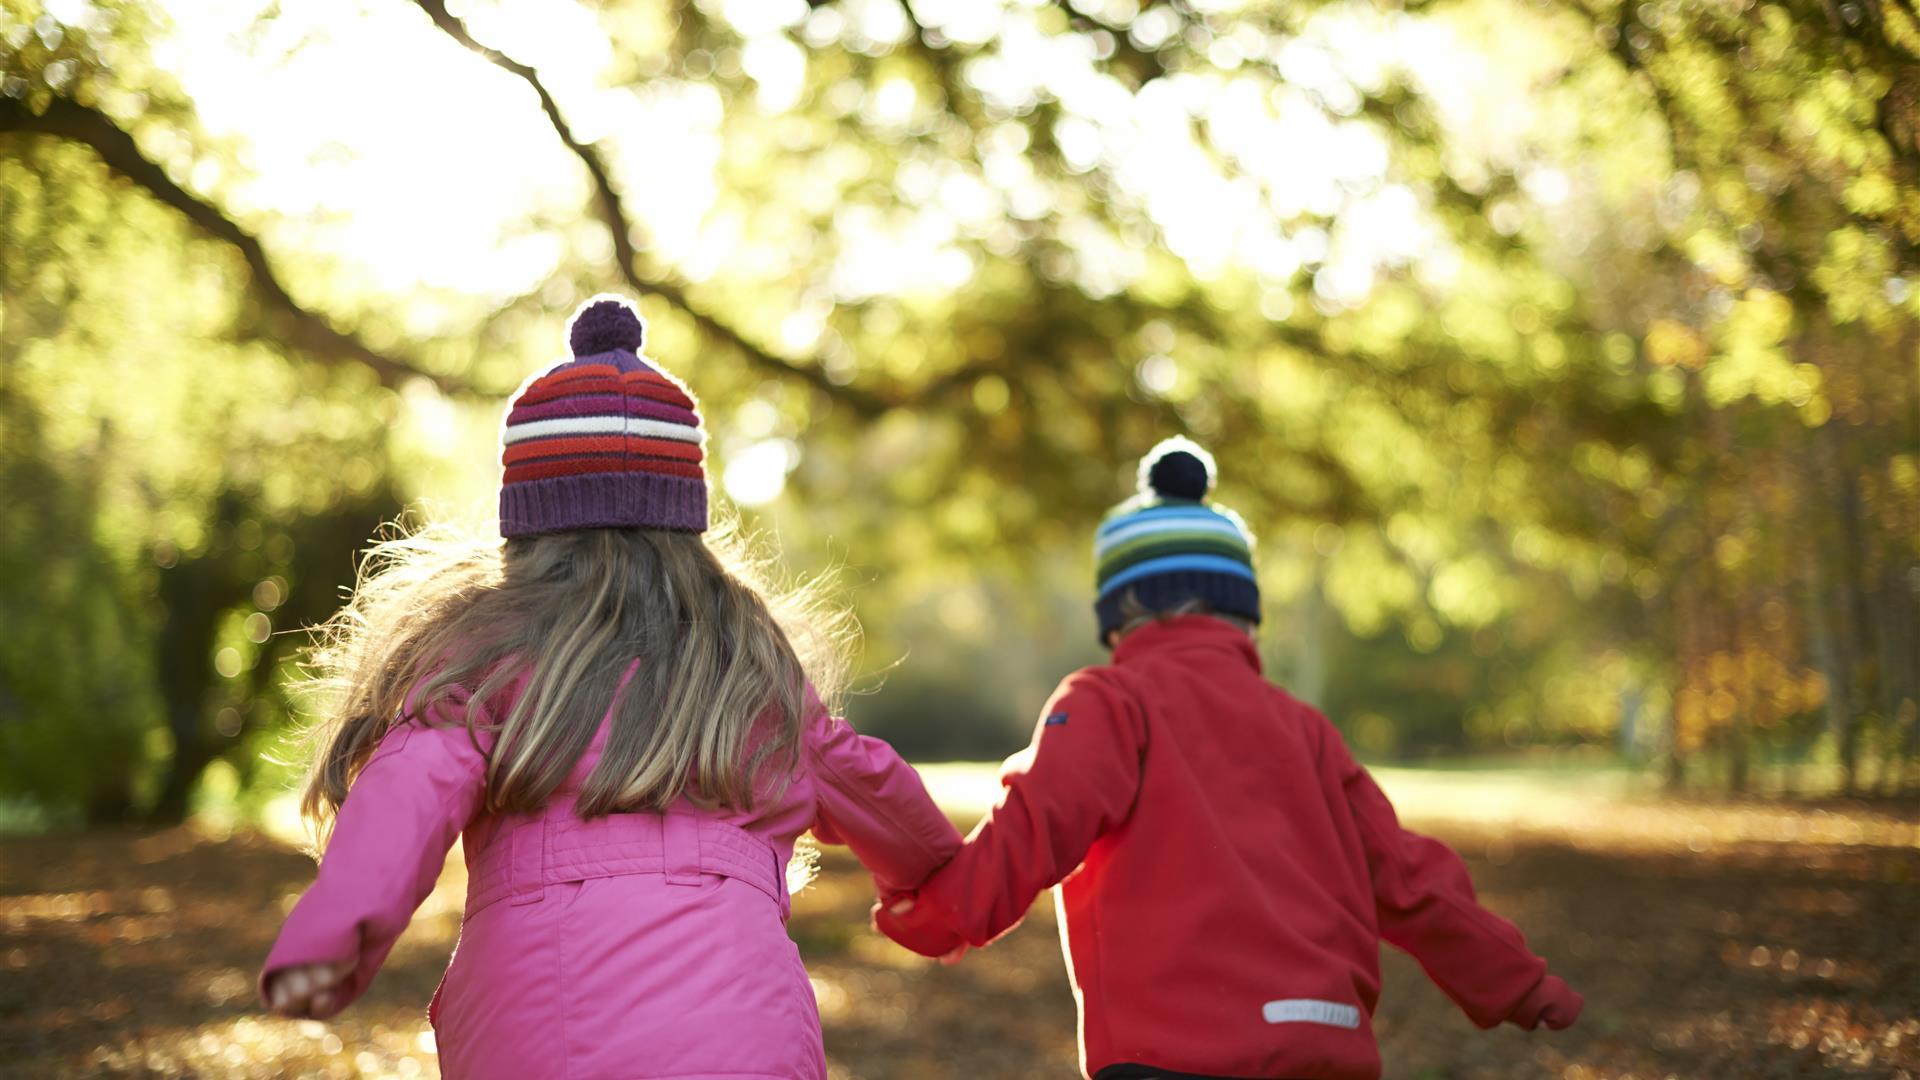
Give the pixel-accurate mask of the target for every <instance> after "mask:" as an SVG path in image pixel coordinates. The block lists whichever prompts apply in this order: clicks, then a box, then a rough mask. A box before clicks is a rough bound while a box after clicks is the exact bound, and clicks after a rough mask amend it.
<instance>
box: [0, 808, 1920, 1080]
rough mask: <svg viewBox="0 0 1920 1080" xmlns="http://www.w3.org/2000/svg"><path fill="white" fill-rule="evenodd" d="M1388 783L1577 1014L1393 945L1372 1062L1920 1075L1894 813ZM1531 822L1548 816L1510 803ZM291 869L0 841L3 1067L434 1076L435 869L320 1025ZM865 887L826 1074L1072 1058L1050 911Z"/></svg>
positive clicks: (117, 839) (290, 855)
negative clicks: (1509, 795)
mask: <svg viewBox="0 0 1920 1080" xmlns="http://www.w3.org/2000/svg"><path fill="white" fill-rule="evenodd" d="M1401 779H1402V782H1401V783H1400V784H1399V785H1398V786H1399V787H1400V788H1401V790H1398V791H1396V795H1397V796H1400V797H1401V798H1402V802H1403V805H1404V806H1405V807H1406V808H1407V809H1408V813H1409V816H1410V817H1415V818H1425V820H1424V822H1423V824H1425V825H1426V826H1427V827H1429V828H1430V829H1432V830H1433V831H1435V832H1437V833H1439V834H1440V835H1442V836H1444V837H1446V838H1447V839H1448V840H1450V841H1451V842H1453V843H1454V844H1455V845H1456V846H1458V847H1459V848H1460V849H1461V850H1462V851H1463V852H1464V853H1465V854H1466V856H1467V858H1468V861H1469V862H1470V863H1471V864H1472V868H1473V872H1474V878H1475V880H1476V881H1477V882H1478V883H1479V885H1480V888H1481V892H1482V895H1483V897H1484V899H1485V900H1486V902H1487V903H1488V904H1489V905H1490V906H1492V907H1493V908H1495V909H1496V910H1498V911H1501V912H1504V913H1505V914H1507V915H1508V916H1510V917H1512V918H1513V919H1515V920H1516V921H1517V922H1519V923H1520V925H1521V926H1522V928H1523V929H1525V930H1526V932H1527V934H1528V935H1529V937H1530V938H1531V939H1532V940H1533V942H1534V943H1535V945H1536V947H1538V948H1539V949H1540V950H1541V951H1542V952H1544V953H1545V954H1546V955H1547V956H1549V957H1550V958H1551V959H1552V960H1553V962H1554V965H1555V968H1556V970H1559V971H1561V972H1563V973H1565V974H1566V976H1567V977H1568V978H1569V980H1570V981H1572V982H1573V983H1574V984H1575V985H1576V986H1578V987H1579V988H1580V989H1582V990H1583V991H1584V992H1585V993H1586V994H1587V1000H1588V1009H1587V1015H1586V1017H1585V1018H1584V1019H1583V1021H1582V1023H1581V1024H1580V1025H1579V1027H1577V1028H1576V1029H1574V1030H1572V1031H1569V1032H1564V1033H1560V1034H1554V1035H1528V1034H1525V1033H1522V1032H1519V1031H1515V1030H1510V1029H1508V1030H1500V1031H1495V1032H1491V1033H1483V1032H1479V1031H1476V1030H1475V1029H1474V1028H1473V1027H1472V1025H1470V1024H1469V1023H1468V1022H1467V1021H1466V1019H1465V1018H1464V1017H1462V1016H1461V1015H1460V1014H1459V1013H1457V1012H1456V1011H1454V1009H1453V1008H1452V1006H1451V1005H1450V1004H1449V1003H1448V1002H1447V1001H1446V1000H1445V999H1444V998H1443V997H1441V996H1440V994H1439V993H1438V992H1437V991H1435V990H1434V989H1433V988H1432V987H1431V986H1430V985H1428V984H1427V983H1426V981H1425V979H1424V978H1423V977H1422V976H1421V974H1420V971H1419V969H1418V968H1417V967H1416V966H1415V965H1414V964H1412V963H1411V962H1409V961H1407V960H1406V959H1405V958H1404V957H1401V956H1398V955H1395V954H1390V955H1389V956H1388V957H1387V959H1386V989H1385V994H1384V998H1383V1001H1382V1005H1381V1010H1380V1015H1379V1017H1378V1019H1377V1026H1378V1030H1379V1033H1380V1037H1381V1042H1382V1047H1383V1051H1384V1053H1385V1057H1386V1061H1387V1075H1388V1076H1389V1077H1401V1078H1409V1080H1438V1078H1451V1080H1469V1078H1476V1080H1477V1078H1486V1080H1492V1078H1503V1080H1504V1078H1515V1080H1518V1078H1538V1077H1559V1078H1563V1080H1601V1078H1613V1080H1626V1078H1628V1077H1633V1078H1637V1080H1662V1078H1666V1077H1675V1078H1701V1077H1707V1078H1717V1077H1726V1078H1738V1080H1746V1078H1755V1080H1762V1078H1768V1077H1796V1076H1835V1077H1920V819H1917V818H1916V815H1915V814H1913V813H1912V812H1911V811H1887V810H1883V809H1872V808H1865V807H1859V806H1827V807H1823V808H1791V809H1783V808H1779V807H1773V806H1750V807H1742V806H1727V805H1708V804H1667V803H1646V802H1627V803H1618V804H1611V803H1603V802H1591V803H1580V802H1578V800H1576V802H1575V803H1574V804H1572V805H1568V806H1559V807H1556V812H1555V813H1553V814H1551V815H1541V814H1538V813H1533V814H1529V813H1527V812H1526V809H1527V804H1526V803H1525V800H1521V801H1520V802H1518V803H1516V804H1515V807H1514V811H1515V812H1514V813H1511V814H1503V813H1495V814H1493V815H1491V816H1489V815H1485V814H1481V815H1475V814H1466V815H1456V816H1452V817H1442V816H1438V815H1437V814H1436V813H1433V812H1430V811H1431V807H1429V805H1428V802H1429V801H1432V802H1434V803H1435V804H1436V805H1439V806H1442V807H1444V806H1445V805H1448V798H1447V794H1446V792H1447V790H1448V789H1445V788H1444V787H1443V788H1442V789H1441V790H1440V791H1439V793H1438V794H1439V796H1440V797H1439V798H1437V799H1431V800H1430V799H1428V797H1430V796H1434V795H1435V792H1434V791H1431V790H1429V791H1426V792H1425V793H1424V795H1423V793H1422V791H1421V790H1420V789H1419V788H1418V784H1416V783H1414V782H1412V781H1408V780H1406V779H1405V778H1401ZM1444 783H1450V784H1461V785H1471V784H1472V783H1473V780H1472V778H1471V777H1466V778H1456V779H1449V780H1446V781H1445V782H1444ZM1388 786H1389V787H1390V788H1394V787H1395V786H1396V784H1395V782H1394V778H1393V777H1389V778H1388ZM1564 796H1565V793H1564V792H1563V793H1562V797H1564ZM1583 806H1584V809H1582V808H1581V807H1583ZM1535 809H1536V810H1537V809H1538V806H1535ZM1546 818H1551V819H1552V820H1555V821H1558V822H1560V823H1561V824H1556V825H1552V826H1550V827H1548V826H1541V825H1538V824H1528V822H1536V823H1537V822H1539V821H1541V820H1543V819H1546ZM311 873H312V866H311V864H310V863H309V862H308V861H307V860H306V859H305V858H304V857H303V856H301V855H299V854H297V853H296V852H294V851H293V850H291V849H289V848H288V847H287V846H286V845H285V844H283V843H281V842H279V841H277V840H274V839H271V838H268V837H266V836H264V835H261V834H258V833H252V832H244V831H243V832H239V833H235V834H232V835H226V836H220V835H215V834H212V833H210V832H208V831H207V829H206V828H205V827H204V826H203V827H200V828H192V827H190V828H183V829H173V830H168V831H160V832H95V833H88V834H84V835H66V836H38V837H13V838H0V1074H4V1075H7V1076H96V1075H193V1076H208V1077H214V1076H247V1077H252V1076H273V1075H330V1076H337V1077H347V1076H356V1075H360V1076H429V1075H433V1074H434V1072H435V1067H434V1056H433V1052H432V1050H433V1042H432V1037H431V1034H430V1033H429V1032H428V1030H427V1027H426V1024H425V1019H424V1008H425V1003H426V1001H427V998H428V996H429V995H430V994H431V992H432V990H433V987H434V983H435V982H436V981H437V979H438V977H439V972H440V969H441V967H442V966H443V965H444V963H445V961H446V957H447V954H448V952H449V951H450V949H451V947H452V945H453V941H454V938H455V935H456V933H457V930H458V918H459V916H458V902H459V897H460V888H461V885H462V883H461V882H460V880H459V875H458V872H457V869H456V870H450V872H449V874H448V877H447V878H446V879H445V880H443V882H442V885H441V889H440V891H438V892H437V893H436V894H435V895H434V897H433V898H432V899H431V900H430V901H429V902H428V904H427V905H426V907H425V908H423V910H422V911H421V913H420V915H419V917H418V918H417V919H416V920H415V922H414V925H413V927H412V929H411V930H409V932H408V934H407V936H406V937H405V938H404V939H403V940H402V942H401V944H400V946H399V947H398V948H397V949H396V950H395V952H394V954H393V957H392V959H391V960H390V962H389V963H388V965H387V968H386V970H385V972H384V973H383V974H382V975H381V976H380V979H379V980H378V982H377V983H376V984H375V986H374V988H373V990H372V992H371V993H370V994H369V995H368V997H367V998H366V999H364V1000H363V1001H361V1002H360V1003H359V1004H357V1005H356V1006H355V1007H354V1008H353V1009H352V1010H350V1011H349V1012H348V1013H347V1014H346V1015H345V1016H344V1017H343V1018H341V1019H340V1020H339V1021H338V1022H336V1023H333V1024H321V1023H315V1022H305V1023H294V1022H287V1021H280V1020H274V1019H270V1018H267V1017H264V1016H262V1015H261V1014H259V1013H258V1012H257V1011H256V1010H255V1008H254V1004H253V973H254V968H255V965H256V964H257V963H258V961H259V959H260V957H261V956H262V955H263V954H264V953H265V951H266V948H267V946H268V944H269V942H270V941H271V939H272V936H273V934H274V932H275V930H276V928H277V925H278V921H279V918H280V916H281V914H282V913H283V912H284V911H285V910H286V909H287V907H288V906H289V905H290V904H291V903H292V901H293V899H294V897H295V896H296V895H297V893H298V891H299V889H300V888H301V887H302V886H303V885H304V884H305V883H306V882H307V881H308V880H309V879H310V877H311ZM869 899H870V894H869V892H868V887H867V885H866V883H865V880H864V878H863V877H862V876H861V875H860V874H859V872H858V868H857V867H856V866H855V865H854V864H853V863H852V862H851V861H850V860H848V859H846V858H845V857H844V855H842V854H840V853H837V852H833V851H829V852H828V853H827V857H826V859H825V861H824V866H823V873H822V875H821V877H820V880H819V881H818V882H817V883H816V884H815V885H814V886H813V887H811V888H810V889H809V890H808V891H807V892H806V893H804V894H802V896H801V897H799V898H798V900H797V902H796V911H795V917H794V920H793V923H792V930H793V933H794V936H795V937H796V939H797V940H798V941H799V942H800V943H801V946H802V949H803V951H804V952H805V954H806V956H807V959H808V963H809V966H810V968H811V969H812V972H813V976H814V979H815V984H816V988H817V992H818V995H819V999H820V1004H821V1012H822V1015H823V1017H824V1019H825V1022H826V1029H827V1050H828V1055H829V1057H830V1059H831V1061H832V1064H833V1069H834V1074H835V1076H836V1077H849V1078H851V1077H865V1078H869V1080H883V1078H903V1077H912V1078H943V1077H952V1078H960V1077H966V1078H980V1077H1046V1076H1060V1077H1066V1076H1071V1075H1074V1073H1075V1071H1076V1062H1075V1049H1074V1037H1073V1002H1072V998H1071V995H1070V994H1069V992H1068V988H1067V983H1066V978H1065V975H1064V973H1063V971H1062V967H1061V962H1060V954H1059V946H1058V942H1057V939H1056V936H1055V927H1054V921H1053V916H1052V910H1051V906H1050V905H1049V904H1047V903H1045V902H1043V903H1042V904H1040V905H1038V906H1036V908H1035V911H1034V913H1033V915H1032V917H1031V918H1029V919H1028V921H1027V923H1026V924H1025V925H1024V926H1022V927H1021V928H1020V929H1019V930H1017V931H1016V932H1015V933H1014V934H1012V935H1011V936H1010V937H1009V938H1007V939H1006V940H1004V941H1002V942H1001V943H999V944H997V945H995V946H993V947H992V948H990V949H987V950H985V951H982V952H977V953H974V954H971V955H970V956H969V957H968V958H967V959H966V961H965V962H964V963H962V964H960V965H958V966H955V967H951V968H946V967H941V966H939V965H936V964H933V963H931V962H928V961H923V960H921V959H919V958H918V957H914V956H911V955H909V954H907V953H905V952H903V951H902V950H900V949H898V948H895V947H894V946H892V945H891V944H889V943H887V942H885V941H883V940H880V939H878V938H876V937H874V936H873V935H872V934H871V933H869V932H868V931H867V930H866V929H865V927H864V918H865V911H866V907H867V904H868V902H869Z"/></svg>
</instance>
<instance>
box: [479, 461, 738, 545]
mask: <svg viewBox="0 0 1920 1080" xmlns="http://www.w3.org/2000/svg"><path fill="white" fill-rule="evenodd" d="M640 522H645V526H646V527H647V528H653V529H666V530H669V531H673V532H704V531H706V528H707V485H706V483H705V482H704V481H702V480H694V479H691V478H688V477H680V476H663V475H658V474H654V473H644V472H629V473H598V474H593V475H583V476H552V477H546V478H544V479H540V480H524V481H521V482H519V483H516V484H509V485H506V486H504V487H502V488H501V489H500V535H501V536H504V537H508V538H512V537H515V536H538V535H541V534H544V533H556V532H567V531H569V530H572V529H613V528H631V527H634V526H635V525H636V524H637V523H640Z"/></svg>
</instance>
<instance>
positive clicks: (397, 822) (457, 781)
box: [260, 720, 486, 1011]
mask: <svg viewBox="0 0 1920 1080" xmlns="http://www.w3.org/2000/svg"><path fill="white" fill-rule="evenodd" d="M485 782H486V759H485V757H484V756H483V755H482V753H481V751H480V750H479V748H477V747H476V746H474V744H473V741H472V738H471V737H470V736H469V734H468V732H467V728H466V725H465V724H464V723H456V724H453V725H451V726H433V727H428V726H424V725H422V724H421V723H420V722H419V721H417V720H408V721H406V722H403V723H400V724H397V725H395V726H394V728H393V730H391V731H389V732H388V733H387V736H386V738H384V739H382V740H381V742H380V745H379V747H378V748H377V749H376V750H375V751H374V754H373V757H372V758H371V759H369V760H368V762H367V764H366V766H365V767H364V768H363V769H361V771H360V775H359V776H358V777H356V778H355V779H354V782H353V788H352V789H351V790H350V791H349V792H348V793H347V799H346V802H345V803H343V804H342V805H341V807H340V816H339V818H338V819H337V820H336V821H335V822H334V829H333V837H332V839H331V840H330V841H329V842H328V844H327V851H326V855H325V857H323V858H322V859H321V861H320V872H319V874H318V876H317V877H316V878H315V879H314V883H313V886H312V887H311V888H309V889H308V890H307V892H306V895H304V896H302V897H301V898H300V902H299V903H298V904H296V905H294V908H293V911H292V913H290V914H289V915H288V916H287V921H286V925H284V926H283V927H281V929H280V937H279V939H278V940H277V941H275V942H274V945H273V951H272V952H271V953H269V954H268V956H267V962H266V965H265V966H264V967H263V968H262V969H261V972H260V989H261V997H262V1000H265V996H266V989H267V982H268V979H269V978H270V977H271V976H272V975H273V974H274V973H275V972H278V971H281V970H283V969H285V968H289V967H295V966H300V965H306V964H336V963H347V962H351V963H353V964H354V965H355V966H354V969H353V971H352V973H351V974H349V975H348V976H347V977H346V978H345V979H344V980H343V981H342V983H341V985H340V989H339V991H337V996H336V1000H337V1001H338V1004H339V1007H340V1008H344V1007H346V1005H347V1004H348V1003H349V1002H351V1001H352V1000H353V999H355V998H357V997H359V996H360V994H361V993H362V992H364V991H365V990H366V988H367V984H368V983H369V982H371V981H372V979H373V976H374V974H375V973H376V972H377V971H379V970H380V965H381V963H382V962H383V961H384V960H386V958H387V953H388V952H389V951H391V950H392V948H393V944H394V942H395V941H396V940H397V939H398V938H399V937H400V932H401V931H403V930H405V929H406V928H407V923H408V921H409V920H411V919H412V918H413V912H414V909H416V908H418V907H419V906H420V903H421V901H423V900H425V899H426V898H427V894H428V893H430V892H432V891H433V885H434V882H435V880H437V879H438V878H439V876H440V870H441V868H442V866H444V865H445V863H446V858H447V852H448V850H449V849H451V848H452V846H453V841H454V838H455V837H457V836H459V835H460V830H461V829H462V828H463V827H464V826H465V825H466V823H467V822H468V821H469V820H470V819H471V818H472V817H473V815H474V813H475V812H476V811H477V810H478V808H479V805H480V799H481V793H482V791H483V790H484V788H485ZM336 1011H337V1010H336Z"/></svg>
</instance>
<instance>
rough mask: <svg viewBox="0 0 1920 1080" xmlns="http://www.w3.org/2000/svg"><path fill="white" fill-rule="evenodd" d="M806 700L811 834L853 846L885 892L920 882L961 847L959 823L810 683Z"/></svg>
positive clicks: (878, 741)
mask: <svg viewBox="0 0 1920 1080" xmlns="http://www.w3.org/2000/svg"><path fill="white" fill-rule="evenodd" d="M807 708H808V715H807V724H806V733H805V736H804V738H805V741H806V755H807V760H808V761H809V762H810V763H811V764H812V765H813V771H814V778H815V780H816V782H817V783H816V790H817V791H818V795H817V802H816V805H815V807H814V821H813V833H814V835H815V836H816V837H818V838H819V839H820V840H821V841H822V842H823V843H828V844H845V845H846V846H848V847H850V848H852V849H853V854H854V856H855V857H856V858H858V859H859V860H860V862H861V864H862V865H864V866H865V867H866V868H867V870H868V871H869V872H871V873H872V874H873V879H874V883H875V884H876V885H877V886H879V888H880V891H881V892H883V893H885V892H897V891H900V890H903V889H911V888H913V887H915V886H917V885H919V884H920V883H921V882H922V881H925V880H926V878H927V875H928V874H931V873H933V872H934V870H936V869H938V868H939V867H940V865H941V864H942V863H945V862H946V861H947V860H948V859H950V858H952V857H953V853H954V852H955V851H958V850H959V849H960V830H958V829H956V828H954V827H953V822H951V821H949V820H947V815H946V814H944V813H942V812H941V810H940V808H939V807H938V806H936V805H935V804H934V801H933V796H931V795H929V794H927V789H926V785H924V784H922V783H921V782H920V774H919V773H916V772H914V771H913V766H911V765H909V764H907V763H906V762H905V761H904V760H902V759H901V757H900V755H899V754H898V753H896V752H895V751H894V749H893V747H891V746H889V745H887V744H886V742H885V741H883V740H881V739H876V738H873V737H872V736H869V735H862V734H860V733H859V732H857V731H855V730H853V726H852V725H851V724H849V723H847V722H846V721H845V720H842V719H840V718H839V717H837V716H834V715H832V714H830V713H829V712H828V711H827V708H826V706H825V705H823V704H821V702H820V699H819V697H818V696H816V695H815V694H814V692H813V689H812V688H811V687H809V688H808V689H807Z"/></svg>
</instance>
